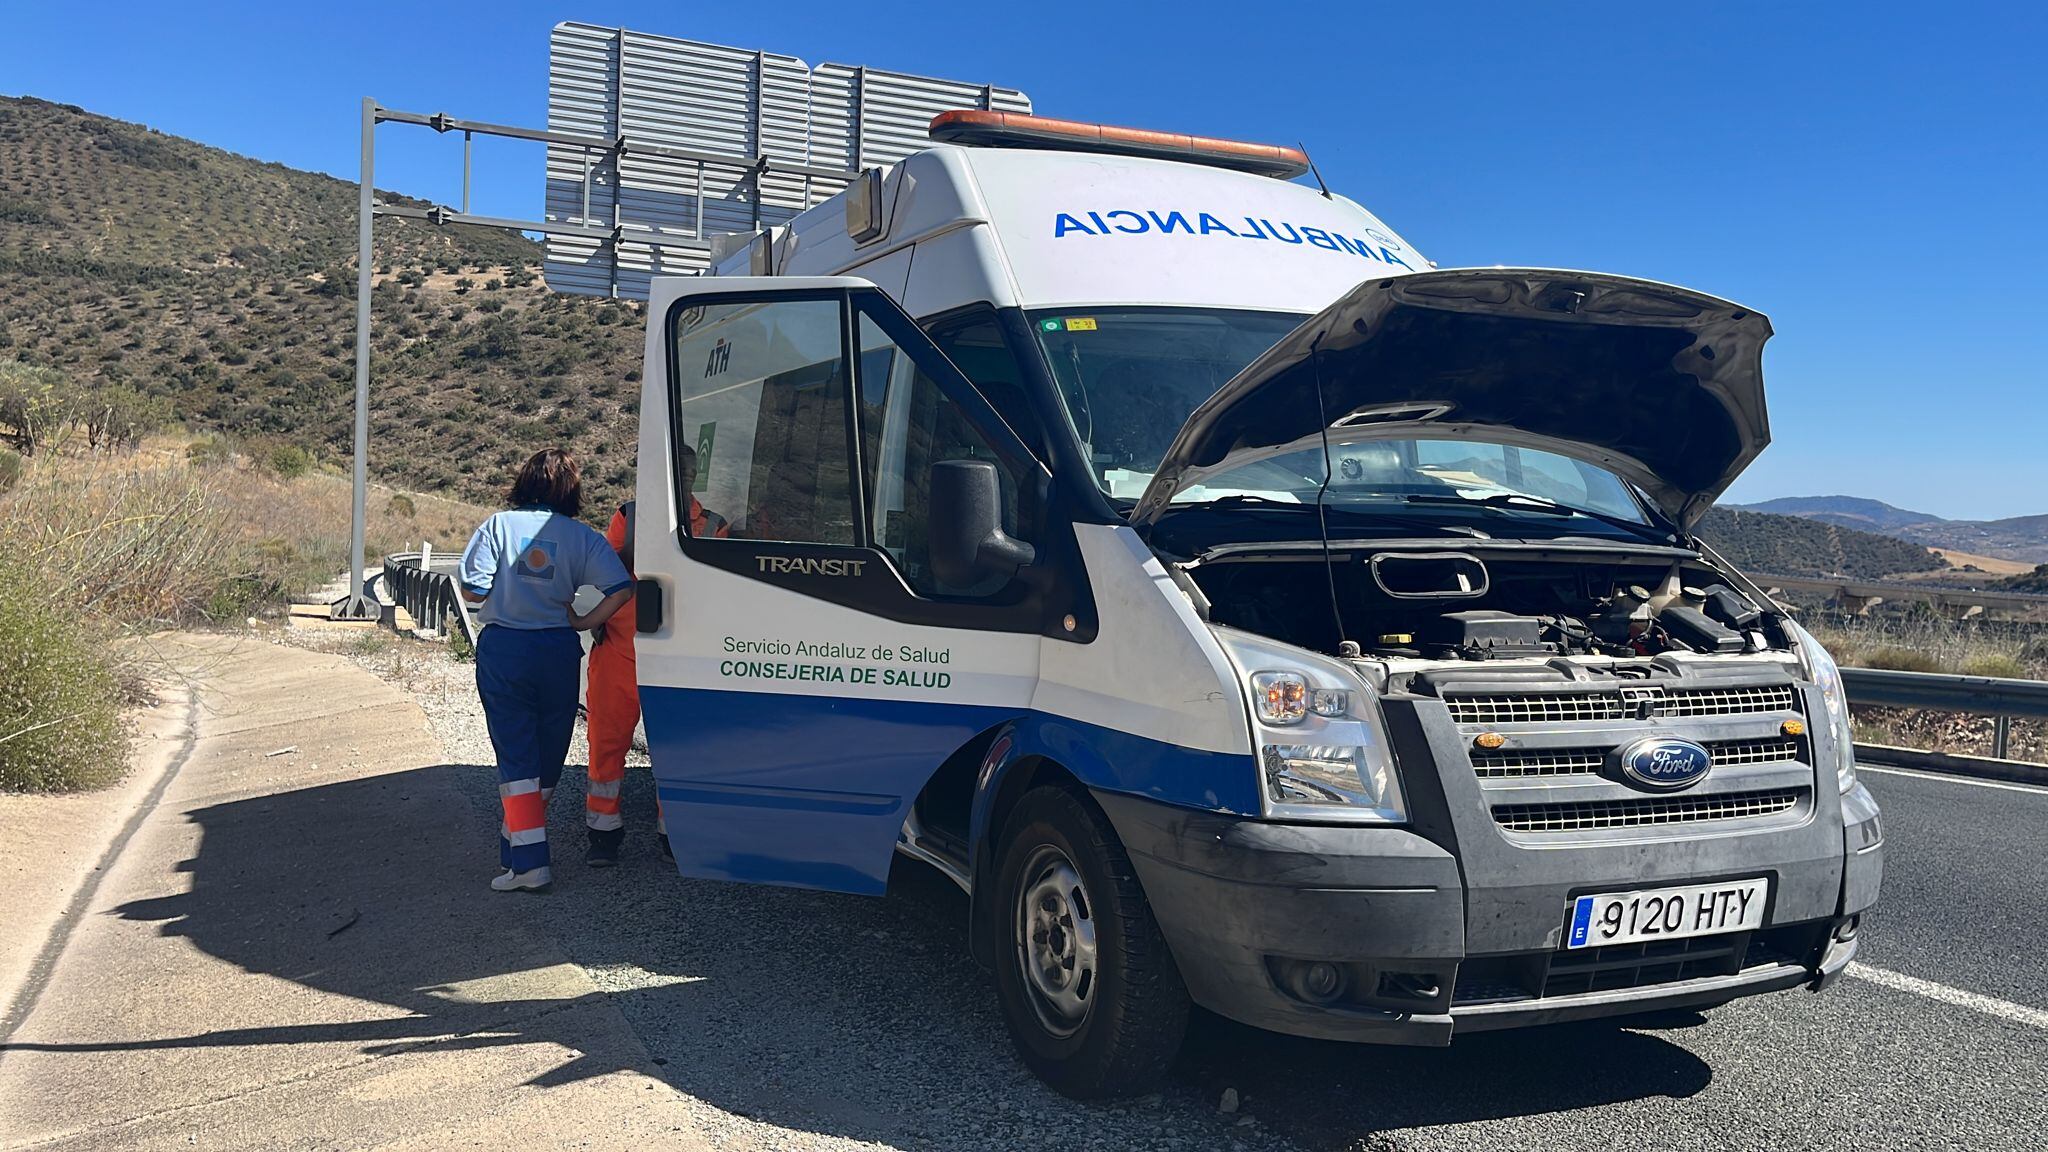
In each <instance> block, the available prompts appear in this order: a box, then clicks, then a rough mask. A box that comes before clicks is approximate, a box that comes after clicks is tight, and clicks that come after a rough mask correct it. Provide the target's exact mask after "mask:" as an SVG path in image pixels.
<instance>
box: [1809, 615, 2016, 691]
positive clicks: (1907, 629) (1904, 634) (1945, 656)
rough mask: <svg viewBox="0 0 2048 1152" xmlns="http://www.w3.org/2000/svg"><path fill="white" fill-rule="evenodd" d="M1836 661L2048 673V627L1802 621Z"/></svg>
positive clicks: (1927, 619)
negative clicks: (2045, 640)
mask: <svg viewBox="0 0 2048 1152" xmlns="http://www.w3.org/2000/svg"><path fill="white" fill-rule="evenodd" d="M1801 622H1802V623H1803V624H1804V625H1805V626H1806V628H1807V629H1808V630H1809V631H1811V632H1812V633H1813V634H1814V636H1815V637H1816V638H1818V639H1819V640H1820V642H1821V643H1822V644H1824V645H1826V646H1827V649H1828V651H1829V652H1830V653H1832V654H1833V655H1834V657H1835V659H1836V661H1838V662H1840V663H1841V664H1844V665H1849V666H1854V667H1858V668H1889V669H1896V670H1899V671H1904V672H1966V673H1969V674H1971V675H1976V676H2006V677H2012V678H2015V679H2043V678H2048V643H2044V642H2043V639H2042V637H2044V636H2048V628H2041V627H2040V626H2038V625H2036V626H2034V628H2032V629H2028V628H2026V627H2025V626H2021V625H2014V624H2001V623H1999V622H1996V621H1986V620H1981V619H1973V620H1948V619H1943V618H1940V617H1934V616H1924V615H1914V616H1905V617H1896V616H1876V615H1873V616H1861V617H1858V616H1850V617H1835V618H1824V617H1815V618H1810V619H1806V620H1803V621H1801Z"/></svg>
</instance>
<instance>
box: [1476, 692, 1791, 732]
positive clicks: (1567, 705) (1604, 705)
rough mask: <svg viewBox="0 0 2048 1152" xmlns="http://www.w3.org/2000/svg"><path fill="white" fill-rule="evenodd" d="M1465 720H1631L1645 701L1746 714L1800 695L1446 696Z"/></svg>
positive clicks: (1695, 712)
mask: <svg viewBox="0 0 2048 1152" xmlns="http://www.w3.org/2000/svg"><path fill="white" fill-rule="evenodd" d="M1444 703H1445V704H1446V705H1448V706H1449V707H1450V710H1451V719H1452V720H1454V721H1456V722H1458V723H1460V724H1570V723H1576V722H1581V721H1588V720H1626V719H1629V718H1630V717H1632V716H1635V715H1637V714H1638V713H1639V711H1640V710H1641V707H1642V705H1643V704H1645V703H1647V704H1648V705H1649V714H1650V715H1652V716H1744V715H1750V714H1753V713H1758V712H1790V711H1793V710H1794V709H1795V708H1797V707H1798V697H1797V695H1796V694H1795V693H1794V692H1793V690H1792V686H1791V685H1790V684H1774V685H1768V686H1762V687H1754V688H1665V687H1662V686H1660V685H1649V684H1645V685H1640V686H1636V687H1629V688H1622V689H1619V690H1617V691H1614V692H1540V693H1539V692H1528V693H1514V694H1502V695H1491V696H1451V697H1447V698H1446V699H1445V701H1444Z"/></svg>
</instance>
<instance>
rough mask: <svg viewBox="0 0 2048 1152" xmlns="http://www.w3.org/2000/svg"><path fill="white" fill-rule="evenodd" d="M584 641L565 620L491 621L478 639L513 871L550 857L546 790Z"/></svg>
mask: <svg viewBox="0 0 2048 1152" xmlns="http://www.w3.org/2000/svg"><path fill="white" fill-rule="evenodd" d="M582 662H583V645H582V642H581V641H580V640H578V639H577V636H576V632H575V631H574V630H573V629H569V628H546V629H540V630H523V629H518V628H506V627H503V626H501V625H492V626H491V627H488V628H485V629H484V632H483V635H482V636H479V637H478V638H477V644H476V688H477V695H478V696H480V697H482V699H483V704H484V723H485V725H486V726H487V727H488V728H489V729H490V733H491V747H492V748H493V749H494V750H495V751H496V752H497V754H498V799H499V802H500V803H501V804H502V806H503V808H504V822H503V824H502V825H501V826H500V830H499V837H498V862H499V863H500V864H501V865H502V866H504V867H506V868H510V869H512V870H513V871H514V872H528V871H531V870H533V869H535V868H542V867H546V866H547V864H548V815H547V802H548V796H549V795H550V794H551V793H553V791H554V789H555V783H556V782H557V781H558V780H560V779H561V776H562V762H563V761H564V760H567V759H568V757H569V740H570V738H571V737H572V736H573V735H574V734H575V731H576V681H577V678H578V674H579V673H580V672H581V670H582V667H581V666H582Z"/></svg>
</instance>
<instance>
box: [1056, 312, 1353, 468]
mask: <svg viewBox="0 0 2048 1152" xmlns="http://www.w3.org/2000/svg"><path fill="white" fill-rule="evenodd" d="M1304 319H1306V317H1303V316H1300V315H1296V314H1294V313H1291V312H1252V311H1237V310H1230V309H1221V308H1116V309H1111V308H1096V309H1086V308H1075V309H1064V310H1060V311H1043V312H1033V313H1031V327H1032V330H1033V331H1035V332H1037V333H1038V341H1039V343H1040V345H1041V346H1043V347H1044V349H1045V358H1046V361H1047V362H1048V363H1049V364H1050V365H1051V367H1052V376H1053V380H1054V381H1055V382H1056V383H1057V384H1058V385H1059V391H1060V400H1061V402H1062V406H1063V407H1064V408H1065V410H1066V413H1067V419H1068V421H1069V422H1071V423H1072V424H1073V426H1074V432H1075V434H1076V435H1078V436H1079V437H1080V438H1081V444H1082V446H1083V447H1084V448H1085V449H1086V450H1087V452H1088V456H1089V459H1090V461H1091V467H1090V471H1092V472H1093V473H1094V475H1095V482H1096V483H1097V484H1099V485H1101V486H1102V490H1103V491H1105V492H1107V493H1109V494H1110V495H1111V496H1113V497H1118V498H1121V499H1127V500H1136V499H1137V498H1138V497H1139V496H1141V495H1143V494H1144V491H1145V485H1146V484H1148V483H1150V482H1151V480H1152V474H1153V473H1154V472H1156V471H1158V469H1159V460H1160V458H1161V457H1162V456H1164V455H1166V449H1167V448H1168V447H1169V446H1171V445H1172V443H1173V437H1174V433H1176V432H1178V431H1180V426H1181V424H1182V423H1184V422H1185V421H1186V420H1187V418H1188V414H1189V413H1191V412H1193V411H1194V410H1195V407H1196V406H1197V405H1199V404H1200V403H1201V402H1202V401H1204V400H1207V399H1208V398H1209V397H1210V395H1212V394H1213V393H1214V392H1215V391H1216V390H1217V389H1218V388H1221V387H1223V385H1224V384H1225V383H1226V382H1228V381H1229V379H1230V378H1231V377H1233V376H1235V375H1237V374H1238V372H1239V371H1241V370H1242V369H1243V368H1244V366H1245V365H1247V364H1249V363H1251V362H1252V361H1253V360H1255V359H1257V358H1258V356H1259V354H1260V353H1262V352H1264V351H1265V350H1266V349H1268V348H1271V347H1272V346H1273V345H1274V344H1275V343H1278V342H1279V340H1280V337H1282V336H1285V335H1286V334H1287V333H1289V332H1292V331H1293V330H1294V328H1295V327H1296V326H1297V325H1299V324H1300V323H1301V322H1302V320H1304ZM1319 467H1320V466H1319Z"/></svg>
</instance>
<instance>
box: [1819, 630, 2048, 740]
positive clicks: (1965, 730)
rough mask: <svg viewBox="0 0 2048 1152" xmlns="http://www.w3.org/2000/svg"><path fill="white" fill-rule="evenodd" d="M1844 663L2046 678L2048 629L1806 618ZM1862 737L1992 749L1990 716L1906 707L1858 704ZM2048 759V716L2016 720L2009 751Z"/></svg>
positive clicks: (1857, 735) (2008, 676) (2011, 677)
mask: <svg viewBox="0 0 2048 1152" xmlns="http://www.w3.org/2000/svg"><path fill="white" fill-rule="evenodd" d="M1802 623H1803V624H1805V626H1806V627H1807V629H1808V630H1810V631H1811V632H1812V633H1813V634H1814V636H1815V637H1816V638H1818V639H1819V640H1820V642H1821V643H1822V644H1825V645H1826V646H1827V649H1828V651H1829V652H1831V653H1833V654H1834V657H1835V659H1836V660H1837V661H1839V662H1840V663H1842V664H1843V665H1845V666H1854V667H1860V668H1888V669H1897V670H1900V671H1906V672H1948V673H1963V674H1966V675H1971V676H1998V677H2003V678H2006V679H2013V680H2039V679H2048V639H2044V638H2048V628H2041V627H2040V626H2038V625H2037V626H2035V627H2034V628H2032V629H2029V628H2027V627H2026V626H2023V625H2017V624H2009V623H2007V624H2002V623H1999V622H1996V621H1985V620H1946V619H1940V618H1936V617H1930V616H1910V617H1885V616H1868V617H1848V618H1837V619H1833V620H1829V619H1808V620H1804V621H1802ZM1855 712H1856V738H1857V739H1858V740H1860V741H1863V742H1866V743H1872V744H1891V745H1895V746H1898V747H1902V748H1925V749H1928V750H1931V751H1936V752H1951V753H1956V754H1958V755H1964V756H1989V755H1991V754H1992V727H1993V724H1992V719H1991V717H1989V716H1969V715H1962V714H1958V713H1954V712H1932V711H1925V710H1919V709H1908V708H1857V709H1856V710H1855ZM2006 754H2007V755H2008V756H2010V757H2012V758H2013V759H2016V760H2032V761H2035V762H2037V763H2039V762H2048V721H2039V720H2016V721H2014V722H2013V724H2012V735H2011V741H2010V744H2009V746H2008V750H2007V753H2006Z"/></svg>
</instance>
